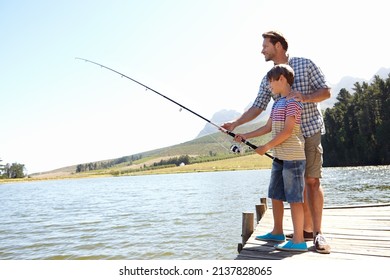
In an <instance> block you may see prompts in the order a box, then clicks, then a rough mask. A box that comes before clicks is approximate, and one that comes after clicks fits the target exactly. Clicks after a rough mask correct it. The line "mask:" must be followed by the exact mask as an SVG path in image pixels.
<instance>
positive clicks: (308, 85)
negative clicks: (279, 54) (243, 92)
mask: <svg viewBox="0 0 390 280" xmlns="http://www.w3.org/2000/svg"><path fill="white" fill-rule="evenodd" d="M288 64H289V65H290V66H291V67H292V68H293V69H294V73H295V77H294V84H293V85H292V89H293V90H297V91H299V92H301V93H302V94H303V95H307V94H311V93H313V92H314V91H316V90H318V89H321V88H330V84H329V83H328V81H327V80H326V79H325V76H324V74H323V73H322V71H321V69H320V68H319V67H317V66H316V65H315V64H314V63H313V62H312V61H311V60H310V59H307V58H302V57H292V58H290V59H289V60H288ZM271 97H273V98H274V99H277V98H278V97H275V96H274V95H273V94H272V92H271V89H270V87H269V81H268V79H267V75H266V76H265V77H264V78H263V80H262V81H261V84H260V88H259V93H258V95H257V98H256V100H255V102H254V103H253V105H252V106H253V107H258V108H261V109H263V110H265V109H267V105H268V103H269V102H270V100H271ZM301 126H302V132H303V135H304V136H305V137H310V136H313V135H314V134H316V133H317V132H319V131H321V134H325V124H324V119H323V117H322V113H321V108H320V104H319V103H313V102H305V103H303V111H302V122H301Z"/></svg>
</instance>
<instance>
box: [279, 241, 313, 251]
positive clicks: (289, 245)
mask: <svg viewBox="0 0 390 280" xmlns="http://www.w3.org/2000/svg"><path fill="white" fill-rule="evenodd" d="M274 247H275V249H277V250H281V251H290V252H306V251H307V244H306V242H301V243H293V242H292V240H289V241H286V242H283V243H282V244H277V245H275V246H274Z"/></svg>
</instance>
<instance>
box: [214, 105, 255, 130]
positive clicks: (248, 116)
mask: <svg viewBox="0 0 390 280" xmlns="http://www.w3.org/2000/svg"><path fill="white" fill-rule="evenodd" d="M261 112H263V109H260V108H258V107H250V108H249V109H248V110H247V111H245V112H244V113H243V114H242V115H241V116H240V117H239V118H237V119H236V120H234V121H231V122H226V123H224V124H222V125H221V127H222V128H224V129H226V130H228V131H233V130H234V129H235V128H236V127H238V126H240V125H243V124H245V123H247V122H250V121H251V120H253V119H255V118H256V117H257V116H258V115H260V114H261Z"/></svg>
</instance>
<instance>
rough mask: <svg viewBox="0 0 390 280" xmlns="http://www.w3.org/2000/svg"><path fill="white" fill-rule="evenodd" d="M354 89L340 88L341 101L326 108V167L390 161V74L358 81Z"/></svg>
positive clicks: (377, 163)
mask: <svg viewBox="0 0 390 280" xmlns="http://www.w3.org/2000/svg"><path fill="white" fill-rule="evenodd" d="M353 90H354V93H353V94H350V93H349V92H348V91H347V90H346V89H342V90H340V93H339V95H338V96H337V100H338V102H336V104H335V105H334V107H333V108H328V109H327V110H326V111H325V114H324V121H325V127H326V134H325V136H324V138H323V146H324V150H325V153H324V166H358V165H379V164H389V163H390V152H389V141H388V139H390V114H389V110H388V108H389V107H390V75H389V77H388V78H387V79H386V80H382V79H381V78H380V77H379V76H376V77H375V78H374V79H373V82H372V83H371V84H370V85H369V84H368V83H365V82H363V83H362V84H359V83H355V85H354V88H353Z"/></svg>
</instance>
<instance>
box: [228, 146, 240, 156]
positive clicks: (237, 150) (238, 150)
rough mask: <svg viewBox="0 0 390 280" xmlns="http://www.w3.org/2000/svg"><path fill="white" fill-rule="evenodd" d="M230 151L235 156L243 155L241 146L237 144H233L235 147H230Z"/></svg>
mask: <svg viewBox="0 0 390 280" xmlns="http://www.w3.org/2000/svg"><path fill="white" fill-rule="evenodd" d="M230 151H231V152H233V153H235V154H239V153H241V149H240V146H238V145H237V144H233V145H232V146H231V147H230Z"/></svg>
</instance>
